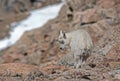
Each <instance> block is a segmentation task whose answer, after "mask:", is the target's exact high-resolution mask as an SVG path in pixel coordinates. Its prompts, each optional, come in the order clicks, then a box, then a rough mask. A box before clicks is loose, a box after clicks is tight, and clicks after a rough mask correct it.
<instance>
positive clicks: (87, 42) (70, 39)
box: [58, 29, 93, 68]
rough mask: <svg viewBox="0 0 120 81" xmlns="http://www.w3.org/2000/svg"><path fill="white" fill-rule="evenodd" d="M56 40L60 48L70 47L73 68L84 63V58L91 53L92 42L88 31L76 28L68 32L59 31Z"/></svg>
mask: <svg viewBox="0 0 120 81" xmlns="http://www.w3.org/2000/svg"><path fill="white" fill-rule="evenodd" d="M58 41H59V44H60V49H62V50H63V49H66V48H70V51H71V53H72V54H73V58H74V61H75V63H74V66H75V68H79V67H81V66H82V65H83V64H85V61H86V59H87V58H88V56H89V55H90V54H91V51H92V47H93V43H92V39H91V37H90V35H89V33H88V32H87V31H85V30H82V29H81V30H76V31H72V32H69V33H65V32H63V31H60V34H59V37H58Z"/></svg>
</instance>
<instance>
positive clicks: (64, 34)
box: [63, 31, 66, 39]
mask: <svg viewBox="0 0 120 81" xmlns="http://www.w3.org/2000/svg"><path fill="white" fill-rule="evenodd" d="M63 37H64V38H65V39H66V33H65V31H64V32H63Z"/></svg>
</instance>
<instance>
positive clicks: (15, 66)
mask: <svg viewBox="0 0 120 81" xmlns="http://www.w3.org/2000/svg"><path fill="white" fill-rule="evenodd" d="M119 7H120V0H67V2H66V4H65V5H64V6H63V7H62V9H61V11H60V13H59V16H58V17H57V18H56V19H53V20H50V21H49V22H48V23H46V24H45V25H44V26H43V27H42V28H38V29H35V30H32V31H30V32H26V33H25V34H24V35H23V36H22V38H21V39H20V40H19V41H18V42H17V43H16V44H15V45H13V46H11V47H9V48H7V49H6V50H4V51H1V52H0V55H1V57H0V62H1V64H0V79H1V81H120V9H119ZM61 29H62V30H64V31H66V32H69V31H73V30H77V29H84V30H86V31H88V32H89V33H90V35H91V37H92V40H93V43H94V48H93V52H92V55H91V56H90V57H89V58H88V59H87V62H86V66H84V67H82V68H79V69H74V67H73V66H72V63H73V61H72V60H71V59H72V57H71V56H70V54H69V52H68V51H61V50H60V49H59V45H58V43H57V41H56V38H57V36H58V32H59V31H60V30H61ZM66 58H67V59H66ZM4 63H5V64H4Z"/></svg>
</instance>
